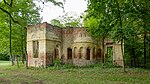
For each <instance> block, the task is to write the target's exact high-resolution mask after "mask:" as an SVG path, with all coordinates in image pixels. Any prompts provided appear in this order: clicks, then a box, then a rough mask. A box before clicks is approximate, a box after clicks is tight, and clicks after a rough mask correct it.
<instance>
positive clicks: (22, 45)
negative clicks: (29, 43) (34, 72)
mask: <svg viewBox="0 0 150 84" xmlns="http://www.w3.org/2000/svg"><path fill="white" fill-rule="evenodd" d="M21 30H22V35H21V54H22V64H24V59H25V57H24V49H23V47H24V44H23V43H24V42H23V34H24V31H23V28H21Z"/></svg>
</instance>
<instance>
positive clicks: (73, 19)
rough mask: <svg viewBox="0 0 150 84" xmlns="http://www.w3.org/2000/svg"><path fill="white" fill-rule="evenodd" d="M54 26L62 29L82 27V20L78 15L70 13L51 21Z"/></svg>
mask: <svg viewBox="0 0 150 84" xmlns="http://www.w3.org/2000/svg"><path fill="white" fill-rule="evenodd" d="M51 24H52V25H56V26H60V27H81V26H82V18H81V17H79V16H78V15H77V14H75V13H73V12H70V13H65V14H64V15H62V16H59V17H58V18H56V19H53V20H52V21H51Z"/></svg>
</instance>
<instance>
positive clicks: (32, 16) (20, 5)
mask: <svg viewBox="0 0 150 84" xmlns="http://www.w3.org/2000/svg"><path fill="white" fill-rule="evenodd" d="M39 1H40V2H41V3H43V5H45V3H46V2H52V3H53V4H54V5H57V6H61V7H63V4H62V3H61V2H57V1H55V0H44V1H43V0H39ZM39 9H40V8H39V7H36V5H35V3H34V2H33V0H21V1H16V0H2V1H0V12H1V13H2V15H1V16H3V17H1V18H0V19H2V21H3V22H1V24H2V25H6V26H5V27H4V28H5V29H3V28H2V29H1V31H3V32H6V34H7V33H8V32H7V30H6V29H7V25H8V22H9V25H10V36H8V35H6V36H7V37H6V38H5V39H6V40H7V39H8V38H10V55H11V56H12V53H13V54H14V55H20V52H22V56H23V53H25V54H26V27H27V25H29V24H35V23H39V22H40V18H39V13H38V10H39ZM8 16H9V17H8ZM8 20H9V21H8ZM5 21H6V22H5ZM20 30H21V31H20ZM13 32H14V33H13ZM18 32H19V33H18ZM20 32H22V33H20ZM2 37H5V36H4V35H2ZM2 43H3V44H5V43H4V41H2ZM2 46H4V45H2ZM7 49H8V48H5V49H4V50H6V51H7ZM0 50H3V49H0ZM26 57H27V54H26ZM26 60H27V58H26ZM26 63H27V62H26ZM12 64H13V62H12ZM26 66H27V64H26Z"/></svg>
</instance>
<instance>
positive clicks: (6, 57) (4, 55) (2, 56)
mask: <svg viewBox="0 0 150 84" xmlns="http://www.w3.org/2000/svg"><path fill="white" fill-rule="evenodd" d="M0 60H4V61H9V55H8V53H6V52H4V53H0Z"/></svg>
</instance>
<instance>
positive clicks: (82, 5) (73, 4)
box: [40, 0, 87, 23]
mask: <svg viewBox="0 0 150 84" xmlns="http://www.w3.org/2000/svg"><path fill="white" fill-rule="evenodd" d="M64 9H65V12H63V9H62V8H60V7H58V6H53V5H52V4H50V3H47V4H46V6H44V8H43V11H42V12H40V14H41V17H42V18H43V21H42V22H48V23H49V22H50V20H52V19H55V18H57V17H58V16H61V15H64V14H65V13H67V12H75V13H76V14H80V13H83V12H84V11H85V10H86V9H87V1H85V0H66V2H65V4H64Z"/></svg>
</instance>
